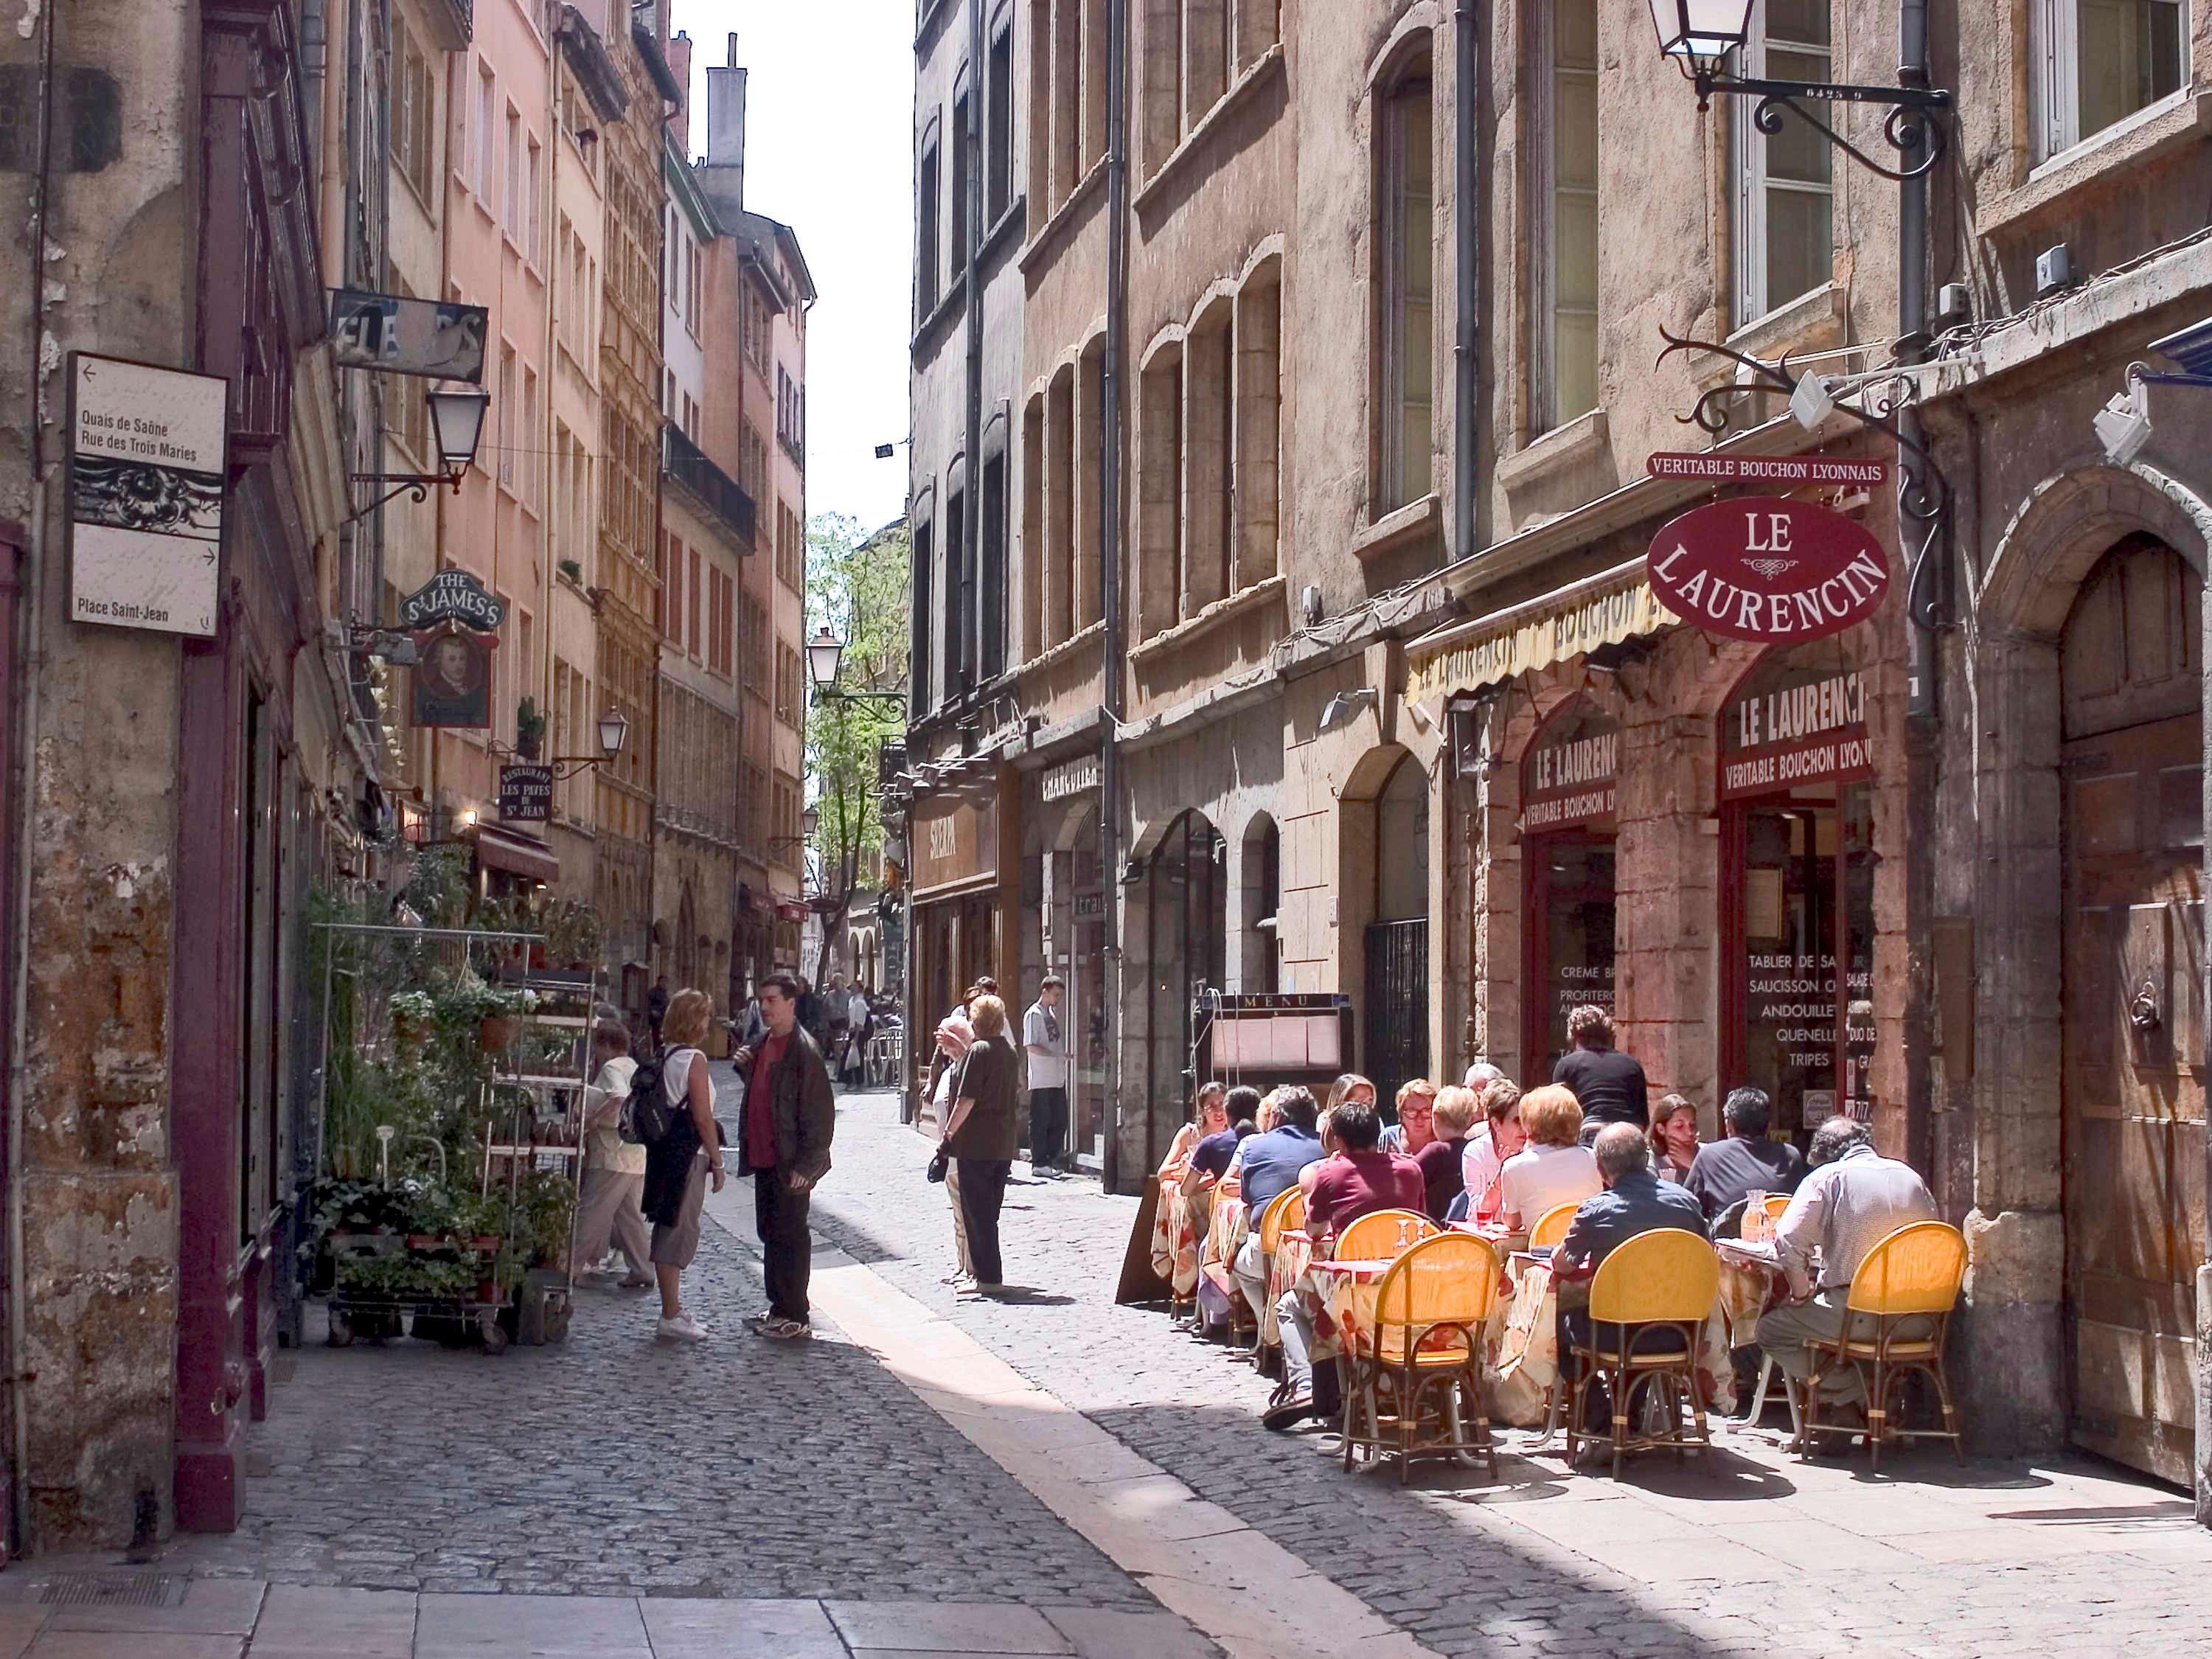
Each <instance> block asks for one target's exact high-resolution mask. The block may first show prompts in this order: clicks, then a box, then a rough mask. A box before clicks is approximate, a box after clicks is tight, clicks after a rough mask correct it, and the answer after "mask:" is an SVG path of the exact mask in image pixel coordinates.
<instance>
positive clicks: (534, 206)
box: [522, 138, 545, 265]
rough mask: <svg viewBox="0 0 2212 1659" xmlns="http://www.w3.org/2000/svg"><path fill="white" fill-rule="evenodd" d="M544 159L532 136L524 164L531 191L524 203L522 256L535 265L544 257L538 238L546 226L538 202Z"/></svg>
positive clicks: (524, 171)
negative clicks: (541, 165)
mask: <svg viewBox="0 0 2212 1659" xmlns="http://www.w3.org/2000/svg"><path fill="white" fill-rule="evenodd" d="M543 161H544V152H543V151H542V150H541V149H539V148H538V141H537V140H536V139H535V138H532V140H531V141H530V149H529V154H528V155H527V157H526V160H525V162H524V165H523V184H524V186H525V187H526V189H527V190H528V191H529V192H530V197H529V199H528V200H527V201H526V202H525V203H524V204H523V209H522V219H523V233H524V234H523V242H522V257H523V258H526V259H527V260H528V261H529V262H530V263H531V264H533V265H534V264H538V262H539V260H541V259H542V258H544V253H543V252H542V250H541V249H540V248H539V246H538V238H539V237H540V236H542V235H544V230H545V227H544V222H543V215H544V209H543V208H542V207H541V206H540V205H539V202H538V189H539V187H538V180H539V179H540V178H542V177H543V175H542V174H541V173H539V172H538V167H539V165H540V164H541V163H542V162H543Z"/></svg>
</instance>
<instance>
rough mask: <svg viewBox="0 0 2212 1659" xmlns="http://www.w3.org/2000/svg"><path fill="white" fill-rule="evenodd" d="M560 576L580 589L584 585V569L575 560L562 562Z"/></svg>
mask: <svg viewBox="0 0 2212 1659" xmlns="http://www.w3.org/2000/svg"><path fill="white" fill-rule="evenodd" d="M561 574H562V575H564V576H566V577H567V578H568V580H570V581H572V582H574V583H575V584H576V586H579V587H581V586H583V585H584V567H583V565H582V564H581V563H580V562H578V561H577V560H574V559H563V560H562V561H561Z"/></svg>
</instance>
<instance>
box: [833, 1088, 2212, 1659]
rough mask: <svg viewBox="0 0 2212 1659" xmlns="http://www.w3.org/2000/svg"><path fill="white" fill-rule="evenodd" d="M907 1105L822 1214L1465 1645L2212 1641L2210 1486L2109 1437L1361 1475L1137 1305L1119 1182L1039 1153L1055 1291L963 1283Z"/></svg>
mask: <svg viewBox="0 0 2212 1659" xmlns="http://www.w3.org/2000/svg"><path fill="white" fill-rule="evenodd" d="M895 1118H896V1113H895V1110H894V1109H893V1108H892V1105H891V1103H890V1101H889V1100H888V1098H884V1097H856V1098H850V1099H848V1100H847V1101H846V1102H845V1103H844V1108H843V1115H842V1120H841V1122H840V1126H839V1137H840V1138H839V1143H838V1146H839V1151H838V1157H837V1168H836V1171H835V1172H833V1174H832V1176H831V1177H830V1180H829V1182H828V1183H827V1184H826V1185H825V1187H824V1188H823V1194H822V1197H821V1200H820V1201H819V1203H817V1206H816V1210H815V1216H816V1225H817V1231H821V1232H823V1233H824V1234H825V1235H826V1236H828V1237H831V1238H834V1239H835V1240H836V1242H837V1243H839V1244H841V1245H842V1246H843V1248H845V1249H847V1250H848V1251H849V1252H851V1253H852V1254H853V1255H854V1256H855V1257H857V1258H858V1259H860V1260H862V1261H866V1262H868V1263H870V1264H871V1265H872V1267H873V1269H874V1271H875V1272H876V1273H878V1274H879V1275H881V1276H882V1277H884V1279H888V1280H890V1282H891V1283H892V1284H894V1285H896V1286H898V1287H899V1288H900V1289H902V1290H903V1291H906V1292H907V1294H908V1295H909V1296H912V1297H915V1298H916V1299H918V1300H921V1301H922V1302H924V1303H926V1304H929V1305H931V1306H933V1307H935V1308H938V1309H939V1310H940V1311H942V1312H944V1313H945V1315H946V1316H948V1317H949V1318H950V1319H951V1322H953V1323H954V1324H955V1325H956V1326H957V1327H958V1328H960V1329H962V1330H963V1331H966V1332H969V1333H970V1334H973V1335H974V1336H975V1338H976V1339H977V1340H979V1341H981V1343H983V1344H984V1345H985V1346H987V1347H989V1348H990V1349H992V1350H993V1351H994V1352H997V1353H999V1354H1000V1355H1001V1356H1002V1357H1004V1358H1006V1360H1007V1361H1009V1362H1010V1363H1011V1364H1012V1365H1013V1366H1014V1367H1015V1368H1016V1369H1017V1370H1019V1371H1021V1372H1022V1373H1023V1374H1024V1376H1027V1377H1029V1378H1030V1380H1031V1381H1032V1382H1034V1383H1036V1384H1037V1385H1038V1386H1039V1387H1041V1388H1042V1389H1045V1390H1047V1391H1048V1392H1049V1393H1051V1394H1054V1395H1058V1396H1059V1397H1060V1398H1061V1399H1062V1400H1065V1401H1066V1402H1068V1403H1069V1404H1070V1405H1072V1406H1073V1407H1077V1408H1078V1409H1079V1410H1080V1411H1082V1412H1083V1413H1085V1414H1086V1415H1087V1416H1089V1417H1090V1418H1091V1419H1092V1420H1093V1421H1095V1422H1096V1423H1097V1424H1098V1425H1101V1426H1103V1428H1105V1429H1107V1430H1108V1431H1110V1432H1111V1433H1112V1434H1113V1435H1114V1436H1115V1437H1116V1438H1118V1439H1119V1440H1120V1441H1121V1442H1122V1443H1124V1444H1126V1445H1127V1447H1129V1448H1130V1449H1132V1450H1133V1451H1134V1452H1136V1453H1137V1454H1138V1455H1140V1456H1141V1457H1143V1458H1145V1459H1146V1460H1148V1461H1149V1462H1152V1463H1154V1464H1156V1465H1158V1467H1159V1468H1162V1469H1163V1470H1164V1471H1166V1472H1167V1473H1168V1474H1171V1475H1173V1476H1175V1477H1176V1478H1177V1479H1178V1480H1182V1482H1184V1483H1185V1484H1187V1485H1188V1486H1190V1487H1191V1488H1193V1489H1194V1491H1196V1492H1198V1493H1199V1494H1200V1496H1201V1497H1202V1498H1207V1499H1210V1500H1212V1502H1213V1503H1214V1504H1218V1505H1220V1506H1221V1507H1222V1508H1223V1509H1224V1510H1227V1511H1229V1512H1230V1513H1231V1514H1233V1515H1235V1516H1237V1517H1238V1518H1240V1519H1241V1520H1242V1521H1243V1522H1246V1523H1248V1524H1249V1525H1250V1526H1251V1527H1253V1528H1255V1529H1256V1530H1257V1531H1259V1532H1260V1533H1261V1534H1264V1535H1265V1536H1267V1538H1269V1539H1272V1540H1273V1541H1276V1542H1278V1543H1279V1544H1280V1545H1282V1546H1283V1547H1285V1548H1286V1549H1288V1550H1289V1551H1290V1552H1291V1553H1293V1554H1295V1555H1297V1556H1298V1557H1300V1558H1302V1559H1304V1561H1306V1562H1307V1563H1308V1564H1310V1565H1312V1566H1313V1567H1315V1568H1316V1570H1318V1571H1323V1572H1325V1573H1327V1574H1328V1576H1329V1577H1331V1578H1333V1579H1334V1581H1335V1582H1336V1583H1339V1584H1340V1585H1341V1586H1343V1587H1344V1588H1345V1589H1349V1590H1351V1591H1352V1592H1353V1593H1354V1594H1355V1595H1358V1596H1359V1597H1360V1598H1361V1599H1362V1600H1364V1601H1365V1602H1366V1603H1367V1604H1368V1605H1369V1606H1370V1607H1373V1608H1374V1609H1376V1611H1377V1612H1379V1613H1383V1614H1384V1615H1385V1616H1386V1617H1388V1618H1389V1619H1390V1620H1393V1621H1394V1622H1395V1623H1397V1624H1398V1625H1399V1626H1401V1627H1402V1628H1404V1629H1406V1630H1407V1631H1409V1632H1412V1633H1413V1634H1414V1635H1415V1636H1417V1637H1418V1638H1419V1640H1420V1641H1421V1643H1422V1644H1424V1645H1425V1646H1427V1647H1429V1648H1431V1649H1433V1650H1435V1651H1437V1652H1438V1653H1443V1654H1450V1655H1468V1656H1474V1655H1505V1654H1519V1653H1526V1652H1542V1651H1556V1652H1571V1653H1577V1654H1594V1655H1595V1654H1603V1655H1620V1656H1640V1655H1645V1654H1675V1653H1681V1654H1692V1653H1699V1654H1711V1653H1740V1654H1742V1655H1745V1656H1747V1659H1748V1656H1772V1655H1777V1654H1790V1655H1800V1654H1823V1653H1830V1652H1837V1653H1840V1652H1842V1651H1844V1650H1850V1651H1852V1652H1854V1653H1857V1654H1861V1655H1865V1654H1912V1655H1921V1656H1936V1655H1943V1656H1949V1655H1971V1654H1981V1653H1988V1652H1991V1651H1996V1650H2003V1649H2007V1648H2030V1647H2039V1646H2048V1645H2051V1644H2063V1647H2064V1650H2065V1651H2066V1652H2067V1653H2068V1654H2069V1659H2070V1656H2077V1655H2087V1654H2106V1653H2118V1652H2121V1651H2124V1650H2130V1649H2131V1648H2136V1647H2139V1646H2141V1645H2142V1644H2148V1643H2158V1644H2162V1645H2163V1646H2164V1647H2165V1648H2166V1650H2170V1651H2175V1652H2180V1651H2192V1650H2203V1640H2204V1638H2203V1636H2202V1629H2203V1625H2204V1622H2205V1618H2206V1615H2207V1613H2212V1585H2208V1579H2207V1575H2206V1571H2205V1570H2206V1567H2207V1565H2208V1564H2212V1534H2207V1533H2206V1532H2204V1531H2203V1529H2201V1528H2197V1526H2196V1525H2195V1523H2194V1522H2193V1521H2192V1520H2191V1515H2190V1504H2189V1503H2188V1501H2187V1499H2186V1498H2185V1497H2183V1496H2182V1495H2180V1494H2179V1493H2176V1492H2172V1491H2170V1490H2167V1489H2166V1488H2162V1487H2158V1486H2152V1485H2149V1484H2148V1483H2144V1482H2140V1481H2137V1480H2133V1479H2131V1478H2129V1477H2127V1476H2126V1475H2125V1474H2124V1473H2123V1472H2121V1471H2118V1470H2117V1469H2113V1468H2109V1467H2107V1466H2102V1465H2097V1464H2093V1463H2091V1462H2087V1461H2081V1462H2075V1461H2070V1460H2069V1461H2063V1462H2055V1463H2050V1464H2038V1465H2035V1466H2033V1467H2029V1466H2024V1465H2018V1464H1999V1463H1989V1462H1974V1463H1970V1464H1969V1465H1968V1466H1967V1467H1966V1468H1959V1467H1958V1466H1957V1465H1955V1464H1954V1463H1953V1462H1951V1461H1950V1459H1949V1457H1948V1454H1946V1453H1942V1452H1940V1451H1937V1450H1934V1449H1919V1450H1915V1451H1912V1452H1911V1453H1909V1454H1907V1455H1904V1456H1903V1457H1901V1458H1899V1460H1898V1461H1897V1462H1896V1464H1895V1465H1894V1468H1895V1470H1896V1473H1894V1474H1892V1473H1890V1472H1889V1467H1890V1466H1887V1465H1886V1466H1885V1472H1884V1474H1882V1475H1881V1477H1880V1478H1879V1479H1875V1478H1871V1477H1869V1476H1868V1474H1866V1471H1865V1465H1864V1462H1863V1458H1862V1459H1860V1460H1858V1461H1857V1462H1850V1463H1846V1462H1843V1461H1842V1460H1836V1459H1830V1460H1826V1461H1823V1462H1820V1463H1816V1464H1813V1465H1809V1466H1808V1465H1805V1464H1801V1463H1800V1462H1798V1461H1797V1460H1796V1458H1794V1457H1791V1456H1789V1455H1785V1454H1784V1453H1782V1452H1781V1451H1780V1450H1779V1449H1778V1444H1777V1442H1778V1440H1779V1438H1780V1436H1779V1435H1778V1433H1774V1432H1771V1431H1770V1432H1766V1433H1763V1434H1759V1435H1743V1434H1739V1433H1735V1432H1730V1433H1729V1434H1727V1435H1726V1436H1724V1437H1723V1444H1724V1449H1723V1450H1722V1451H1721V1452H1719V1453H1717V1455H1716V1457H1715V1460H1714V1468H1713V1469H1712V1471H1711V1473H1710V1474H1709V1473H1707V1472H1706V1471H1705V1470H1704V1469H1702V1468H1699V1466H1698V1465H1697V1463H1696V1462H1694V1461H1692V1463H1691V1464H1690V1465H1689V1466H1688V1467H1687V1468H1677V1467H1675V1466H1674V1464H1673V1463H1672V1462H1668V1461H1665V1460H1652V1459H1648V1458H1647V1459H1645V1460H1643V1461H1641V1462H1632V1465H1631V1467H1630V1469H1629V1471H1628V1474H1627V1476H1626V1479H1625V1480H1623V1481H1622V1482H1621V1483H1620V1484H1619V1485H1618V1486H1616V1485H1615V1484H1614V1483H1613V1481H1611V1480H1607V1479H1605V1478H1602V1477H1599V1476H1592V1475H1588V1474H1582V1475H1575V1476H1571V1477H1570V1476H1567V1475H1566V1474H1565V1465H1564V1463H1563V1462H1562V1461H1561V1460H1560V1459H1559V1458H1556V1457H1541V1456H1540V1457H1536V1458H1531V1459H1523V1458H1520V1457H1514V1456H1507V1457H1505V1458H1503V1459H1501V1476H1502V1479H1501V1480H1500V1482H1499V1483H1498V1486H1495V1487H1492V1486H1490V1485H1488V1483H1487V1482H1486V1481H1484V1480H1480V1479H1479V1478H1477V1477H1474V1476H1471V1475H1470V1476H1447V1475H1444V1474H1440V1473H1437V1472H1434V1471H1431V1472H1430V1473H1428V1474H1417V1475H1416V1477H1415V1480H1416V1483H1417V1484H1416V1485H1415V1486H1414V1487H1413V1488H1412V1489H1411V1490H1407V1489H1404V1488H1401V1486H1399V1485H1398V1483H1397V1480H1396V1478H1395V1474H1394V1473H1385V1474H1383V1475H1381V1476H1379V1477H1377V1476H1370V1475H1366V1474H1354V1475H1346V1474H1344V1473H1343V1471H1342V1470H1341V1468H1340V1467H1339V1465H1338V1463H1337V1462H1336V1461H1335V1458H1334V1455H1333V1453H1334V1446H1335V1442H1334V1440H1333V1439H1330V1438H1328V1437H1323V1436H1321V1435H1318V1434H1302V1435H1289V1436H1285V1435H1276V1434H1270V1433H1268V1432H1267V1431H1266V1430H1264V1429H1262V1428H1261V1426H1260V1425H1259V1423H1258V1420H1257V1417H1258V1411H1259V1408H1260V1407H1261V1404H1262V1403H1263V1401H1264V1398H1265V1395H1266V1393H1267V1388H1268V1384H1267V1383H1266V1382H1265V1381H1264V1380H1263V1379H1261V1378H1258V1377H1256V1376H1255V1375H1254V1374H1253V1372H1252V1371H1251V1370H1249V1369H1248V1368H1246V1367H1244V1366H1243V1365H1240V1364H1236V1363H1233V1362H1232V1361H1231V1360H1230V1359H1229V1358H1227V1356H1226V1355H1225V1352H1223V1351H1222V1350H1221V1349H1219V1348H1217V1347H1213V1346H1208V1345H1206V1344H1203V1343H1200V1342H1199V1341H1197V1340H1194V1339H1192V1338H1190V1337H1187V1336H1184V1335H1182V1334H1179V1333H1177V1332H1176V1331H1175V1330H1173V1329H1172V1328H1170V1325H1169V1323H1168V1322H1167V1320H1166V1318H1165V1316H1164V1314H1162V1313H1160V1312H1158V1311H1157V1310H1139V1309H1127V1308H1118V1307H1116V1306H1115V1305H1114V1303H1113V1292H1114V1287H1115V1280H1116V1279H1117V1277H1118V1274H1119V1271H1120V1264H1121V1257H1122V1252H1123V1250H1124V1249H1125V1247H1126V1244H1127V1237H1128V1231H1129V1226H1130V1224H1131V1221H1132V1219H1133V1216H1134V1214H1135V1210H1136V1206H1135V1203H1134V1200H1127V1199H1120V1198H1110V1197H1105V1196H1102V1195H1101V1194H1100V1192H1099V1189H1098V1188H1097V1183H1096V1182H1091V1181H1065V1182H1028V1181H1027V1180H1026V1179H1025V1176H1026V1173H1027V1166H1026V1165H1022V1164H1017V1165H1016V1182H1015V1184H1014V1186H1013V1187H1012V1188H1011V1189H1010V1191H1009V1194H1008V1198H1007V1210H1006V1226H1005V1236H1006V1274H1007V1279H1008V1282H1009V1283H1010V1284H1013V1285H1022V1286H1026V1287H1029V1288H1030V1290H1031V1291H1034V1294H1031V1295H1027V1296H1023V1297H1016V1298H1011V1299H1010V1300H1008V1301H1007V1302H1006V1303H1003V1304H993V1303H988V1302H975V1301H970V1302H964V1303H960V1304H955V1303H954V1299H953V1298H952V1297H951V1294H950V1292H948V1291H946V1290H945V1288H944V1287H943V1286H942V1285H939V1284H938V1283H937V1280H938V1279H939V1275H941V1274H943V1273H946V1272H948V1271H950V1269H951V1263H952V1246H951V1226H950V1223H949V1219H948V1218H947V1217H946V1216H945V1207H944V1203H943V1199H942V1196H941V1194H940V1192H939V1189H936V1188H929V1187H927V1186H926V1185H925V1184H924V1183H923V1181H922V1176H921V1169H922V1165H923V1164H924V1163H926V1161H927V1152H928V1149H927V1146H925V1145H924V1144H923V1143H922V1141H921V1139H920V1138H919V1137H918V1136H915V1134H914V1133H912V1132H911V1131H910V1130H903V1129H898V1128H896V1127H894V1126H895ZM878 1126H879V1127H880V1131H881V1132H878ZM1520 1438H1524V1439H1525V1438H1526V1437H1520ZM1218 1565H1219V1567H1220V1569H1221V1571H1223V1572H1225V1573H1230V1572H1233V1571H1235V1565H1236V1564H1235V1562H1234V1561H1233V1560H1222V1561H1220V1562H1219V1563H1218ZM2191 1632H2197V1633H2196V1634H2191Z"/></svg>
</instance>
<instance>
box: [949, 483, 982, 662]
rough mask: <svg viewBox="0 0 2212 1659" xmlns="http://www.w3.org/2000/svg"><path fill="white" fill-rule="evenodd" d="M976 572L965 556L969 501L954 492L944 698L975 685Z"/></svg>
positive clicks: (951, 506) (950, 527) (951, 502)
mask: <svg viewBox="0 0 2212 1659" xmlns="http://www.w3.org/2000/svg"><path fill="white" fill-rule="evenodd" d="M973 617H975V565H974V563H973V562H971V561H970V559H969V554H968V497H967V493H966V492H965V491H964V490H958V489H956V490H954V491H953V492H952V493H951V495H950V496H949V497H948V498H947V499H946V501H945V696H947V697H952V696H957V695H959V694H960V693H961V692H963V691H965V690H968V689H969V687H970V686H972V685H974V684H975V630H974V629H973V628H972V627H971V626H970V623H971V620H972V618H973Z"/></svg>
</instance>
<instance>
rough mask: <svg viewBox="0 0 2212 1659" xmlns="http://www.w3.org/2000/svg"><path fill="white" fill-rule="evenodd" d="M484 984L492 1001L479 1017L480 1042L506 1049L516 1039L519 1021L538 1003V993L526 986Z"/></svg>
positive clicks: (495, 1048)
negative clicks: (516, 1028) (515, 1034)
mask: <svg viewBox="0 0 2212 1659" xmlns="http://www.w3.org/2000/svg"><path fill="white" fill-rule="evenodd" d="M484 988H485V989H486V990H487V991H489V992H490V994H491V1002H490V1005H489V1007H488V1008H487V1009H486V1011H485V1012H483V1015H481V1016H480V1017H479V1018H478V1019H477V1043H478V1045H479V1046H480V1047H482V1048H486V1049H490V1050H498V1049H502V1048H507V1046H508V1045H509V1044H511V1043H513V1041H514V1032H515V1027H516V1024H517V1023H518V1022H519V1021H520V1019H521V1018H522V1017H523V1016H524V1015H525V1014H526V1013H529V1012H531V1011H532V1009H534V1008H536V1007H537V1006H538V993H537V992H535V991H532V990H530V989H528V988H527V987H522V986H513V987H509V986H486V987H484Z"/></svg>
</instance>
